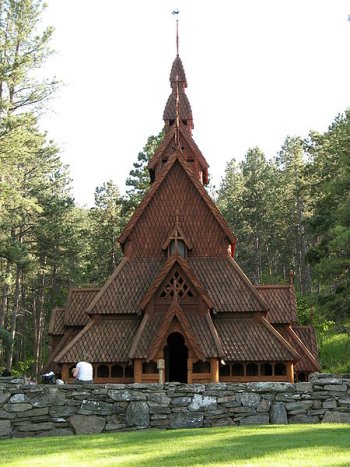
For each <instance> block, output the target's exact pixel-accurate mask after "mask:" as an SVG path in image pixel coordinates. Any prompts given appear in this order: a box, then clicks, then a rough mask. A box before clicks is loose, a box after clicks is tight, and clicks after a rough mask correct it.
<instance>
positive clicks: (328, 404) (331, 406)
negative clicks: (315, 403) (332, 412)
mask: <svg viewBox="0 0 350 467" xmlns="http://www.w3.org/2000/svg"><path fill="white" fill-rule="evenodd" d="M322 406H323V408H324V409H336V408H337V406H338V404H337V401H336V400H335V399H331V400H329V401H324V402H323V404H322Z"/></svg>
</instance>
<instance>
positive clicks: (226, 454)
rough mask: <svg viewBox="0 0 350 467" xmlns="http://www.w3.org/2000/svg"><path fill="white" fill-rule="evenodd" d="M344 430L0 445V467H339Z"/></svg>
mask: <svg viewBox="0 0 350 467" xmlns="http://www.w3.org/2000/svg"><path fill="white" fill-rule="evenodd" d="M349 446H350V425H344V424H324V425H268V426H232V427H220V428H206V429H190V430H171V431H170V430H167V431H165V430H164V431H163V430H159V431H154V430H152V431H150V430H145V431H137V432H123V433H113V434H103V435H85V436H67V437H57V438H24V439H12V440H3V441H1V442H0V452H1V456H0V465H1V466H5V465H6V466H7V467H9V466H21V467H23V466H47V465H48V466H60V467H61V466H77V467H82V466H114V465H120V466H142V467H144V466H159V467H163V466H184V465H190V466H199V465H208V466H210V465H212V466H220V465H223V466H230V465H234V466H259V467H261V466H279V467H280V466H283V467H284V466H303V467H304V466H345V465H350V449H349Z"/></svg>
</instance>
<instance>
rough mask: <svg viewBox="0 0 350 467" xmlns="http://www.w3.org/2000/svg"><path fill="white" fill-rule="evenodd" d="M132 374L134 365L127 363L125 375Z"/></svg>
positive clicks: (130, 376)
mask: <svg viewBox="0 0 350 467" xmlns="http://www.w3.org/2000/svg"><path fill="white" fill-rule="evenodd" d="M133 376H134V365H127V366H126V367H125V377H126V378H132V377H133Z"/></svg>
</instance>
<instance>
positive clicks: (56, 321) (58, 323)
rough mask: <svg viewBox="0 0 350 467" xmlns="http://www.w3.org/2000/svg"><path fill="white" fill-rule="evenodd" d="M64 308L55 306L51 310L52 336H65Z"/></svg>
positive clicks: (50, 329)
mask: <svg viewBox="0 0 350 467" xmlns="http://www.w3.org/2000/svg"><path fill="white" fill-rule="evenodd" d="M64 316H65V309H64V308H54V309H53V310H52V312H51V316H50V322H49V335H50V336H63V334H64V329H65V328H64Z"/></svg>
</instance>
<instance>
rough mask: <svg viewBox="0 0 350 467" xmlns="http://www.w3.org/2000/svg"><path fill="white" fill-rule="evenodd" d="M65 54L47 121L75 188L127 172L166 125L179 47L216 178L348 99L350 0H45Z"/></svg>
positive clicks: (81, 194)
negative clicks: (234, 162) (177, 39)
mask: <svg viewBox="0 0 350 467" xmlns="http://www.w3.org/2000/svg"><path fill="white" fill-rule="evenodd" d="M46 1H47V3H48V9H47V11H46V13H45V16H44V24H47V25H52V26H54V27H55V34H54V39H53V42H52V46H53V47H54V48H55V50H56V51H57V54H56V55H55V56H54V58H53V59H51V60H50V61H49V62H48V63H47V65H46V67H45V69H44V70H43V73H44V74H45V75H46V76H52V75H55V76H56V77H58V78H59V79H61V80H62V81H63V82H64V83H65V85H64V87H63V88H62V89H61V90H60V91H59V92H58V94H57V96H56V98H55V99H54V100H53V101H52V102H51V104H50V109H51V111H50V112H49V113H48V114H46V116H44V117H43V118H42V121H41V125H42V129H44V130H47V131H48V134H49V136H50V137H51V138H53V139H54V140H55V141H56V142H57V144H58V145H59V146H60V147H61V148H62V159H63V161H64V163H67V164H69V165H70V168H71V175H72V178H73V189H74V196H75V198H76V200H77V202H78V203H79V204H80V205H85V206H91V205H92V204H93V194H94V191H95V188H96V187H97V186H100V185H101V184H102V183H103V182H105V181H107V180H109V179H112V180H113V181H114V182H115V183H116V184H117V185H118V186H119V188H120V190H121V192H124V190H125V185H124V184H125V180H126V178H127V176H128V173H129V171H130V170H131V169H132V164H133V162H135V161H136V159H137V154H138V152H139V151H141V150H142V148H143V146H144V145H145V143H146V141H147V138H148V136H150V135H152V134H158V132H159V131H160V130H161V129H162V126H163V120H162V115H163V110H164V106H165V103H166V101H167V98H168V96H169V94H170V85H169V74H170V69H171V65H172V62H173V60H174V58H175V56H176V43H175V23H176V15H172V14H171V12H172V11H173V10H174V9H179V10H180V14H179V15H178V17H179V30H180V57H181V59H182V62H183V65H184V68H185V72H186V76H187V82H188V88H187V95H188V98H189V100H190V103H191V106H192V112H193V117H194V125H195V128H194V133H193V136H194V139H195V141H196V143H197V144H198V146H199V148H200V149H201V151H202V153H203V154H204V156H205V157H206V159H207V161H208V163H209V165H210V167H209V172H210V174H211V176H212V178H213V181H214V183H215V184H216V185H217V186H218V185H219V183H220V179H221V177H222V176H223V175H224V170H225V165H226V162H228V161H229V160H230V159H231V158H232V157H235V158H236V159H237V160H240V159H242V157H243V156H244V154H245V153H246V151H247V150H248V148H250V147H254V146H259V147H260V148H261V149H262V150H263V151H264V152H265V154H266V155H267V156H268V157H272V156H274V155H275V154H276V152H277V151H278V150H279V149H280V147H281V145H282V143H283V141H284V139H285V138H286V136H287V135H291V136H294V135H299V136H302V137H305V136H307V134H308V132H309V131H310V130H318V131H325V130H326V129H327V127H328V125H329V124H330V123H331V122H332V121H333V119H334V117H335V116H336V115H337V114H338V113H340V112H343V111H344V110H345V109H346V108H347V107H349V106H350V64H349V56H350V22H348V15H349V14H350V0H217V1H215V2H214V1H210V0H178V1H177V2H176V1H175V2H173V1H170V0H149V1H145V0H128V1H118V0H99V1H98V2H97V1H96V0H46Z"/></svg>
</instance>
